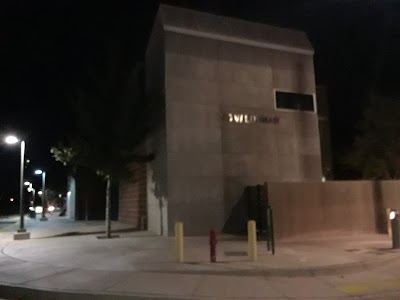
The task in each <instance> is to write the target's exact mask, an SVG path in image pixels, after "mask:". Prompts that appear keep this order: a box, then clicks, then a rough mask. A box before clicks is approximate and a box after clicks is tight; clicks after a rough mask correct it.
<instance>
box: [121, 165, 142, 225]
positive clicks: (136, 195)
mask: <svg viewBox="0 0 400 300" xmlns="http://www.w3.org/2000/svg"><path fill="white" fill-rule="evenodd" d="M146 167H147V166H146V164H145V163H133V164H132V166H131V168H130V169H131V172H132V176H131V177H130V178H127V179H125V180H122V181H121V182H120V184H119V206H118V221H119V222H122V223H125V224H130V225H133V226H134V228H137V229H142V230H144V229H146V227H147V226H146V219H147V186H146V181H147V174H146V173H147V172H146Z"/></svg>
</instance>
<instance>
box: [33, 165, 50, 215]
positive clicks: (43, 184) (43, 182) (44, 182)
mask: <svg viewBox="0 0 400 300" xmlns="http://www.w3.org/2000/svg"><path fill="white" fill-rule="evenodd" d="M35 174H36V175H42V190H41V191H39V192H38V195H42V207H43V211H42V217H41V218H40V221H47V218H46V215H45V209H44V208H45V203H46V202H45V201H46V200H45V197H46V172H45V171H42V170H35Z"/></svg>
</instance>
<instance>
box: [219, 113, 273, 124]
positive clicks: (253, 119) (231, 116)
mask: <svg viewBox="0 0 400 300" xmlns="http://www.w3.org/2000/svg"><path fill="white" fill-rule="evenodd" d="M222 119H223V120H225V121H228V122H229V123H236V124H254V123H266V124H278V123H279V117H277V116H266V115H253V114H236V113H225V114H223V115H222Z"/></svg>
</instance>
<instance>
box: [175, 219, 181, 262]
mask: <svg viewBox="0 0 400 300" xmlns="http://www.w3.org/2000/svg"><path fill="white" fill-rule="evenodd" d="M175 251H176V261H177V262H183V223H182V222H176V223H175Z"/></svg>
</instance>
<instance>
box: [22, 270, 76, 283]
mask: <svg viewBox="0 0 400 300" xmlns="http://www.w3.org/2000/svg"><path fill="white" fill-rule="evenodd" d="M76 270H79V269H69V270H63V271H59V272H56V273H53V274H49V275H46V276H41V277H38V278H35V279H30V280H27V281H24V282H23V283H24V284H29V282H32V281H36V280H41V279H45V278H47V277H51V276H57V275H61V274H66V273H70V272H72V271H76Z"/></svg>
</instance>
